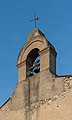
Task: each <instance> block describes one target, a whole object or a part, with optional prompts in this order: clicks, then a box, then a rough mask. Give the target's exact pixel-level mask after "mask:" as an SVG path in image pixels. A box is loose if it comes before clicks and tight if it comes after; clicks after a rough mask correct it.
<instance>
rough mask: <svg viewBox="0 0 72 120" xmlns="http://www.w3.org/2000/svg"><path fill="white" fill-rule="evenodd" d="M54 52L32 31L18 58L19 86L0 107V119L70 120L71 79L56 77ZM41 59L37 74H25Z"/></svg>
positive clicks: (41, 35)
mask: <svg viewBox="0 0 72 120" xmlns="http://www.w3.org/2000/svg"><path fill="white" fill-rule="evenodd" d="M56 55H57V53H56V50H55V48H54V46H53V45H52V44H51V43H50V42H49V41H48V40H47V39H46V37H45V35H44V34H43V33H42V32H41V31H40V30H39V29H37V28H35V29H34V30H33V31H32V32H31V33H30V34H29V36H28V40H27V43H26V44H25V45H24V47H23V48H22V49H21V51H20V53H19V56H18V59H17V68H18V84H17V85H16V89H15V91H14V93H13V94H12V96H11V97H10V98H9V99H8V100H7V101H6V103H4V104H3V105H2V107H1V108H0V120H72V76H69V75H67V76H58V75H57V74H56ZM38 56H40V72H39V73H37V74H33V75H30V76H29V75H28V72H29V70H30V67H32V65H33V62H34V60H35V59H36V58H37V57H38Z"/></svg>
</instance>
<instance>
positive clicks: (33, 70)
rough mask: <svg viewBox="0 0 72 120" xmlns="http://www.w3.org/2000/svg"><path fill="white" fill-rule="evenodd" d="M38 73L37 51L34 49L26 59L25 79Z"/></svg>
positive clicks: (38, 58)
mask: <svg viewBox="0 0 72 120" xmlns="http://www.w3.org/2000/svg"><path fill="white" fill-rule="evenodd" d="M39 72H40V56H39V49H38V48H35V49H33V50H31V51H30V53H29V54H28V56H27V59H26V77H29V76H32V75H34V74H37V73H39Z"/></svg>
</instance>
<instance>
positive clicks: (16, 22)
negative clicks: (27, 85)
mask: <svg viewBox="0 0 72 120" xmlns="http://www.w3.org/2000/svg"><path fill="white" fill-rule="evenodd" d="M35 14H36V15H37V16H38V17H41V19H39V21H38V22H37V28H39V29H40V30H41V31H42V32H43V33H44V34H45V36H46V38H47V39H48V40H49V41H50V42H51V43H52V44H53V45H54V47H55V48H56V51H57V64H56V66H57V67H56V71H57V74H58V75H72V0H0V106H1V105H2V104H3V103H4V102H5V101H6V100H7V99H8V98H9V97H10V96H11V95H12V94H13V92H14V90H15V87H16V84H17V83H18V71H17V68H16V62H17V57H18V54H19V52H20V50H21V48H22V47H23V46H24V44H25V43H26V41H27V36H28V34H29V33H30V32H31V31H32V30H33V29H34V23H33V22H30V20H32V19H34V15H35Z"/></svg>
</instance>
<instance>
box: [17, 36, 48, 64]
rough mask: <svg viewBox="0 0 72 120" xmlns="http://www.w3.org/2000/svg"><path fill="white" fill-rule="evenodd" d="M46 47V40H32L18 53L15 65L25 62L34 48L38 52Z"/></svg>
mask: <svg viewBox="0 0 72 120" xmlns="http://www.w3.org/2000/svg"><path fill="white" fill-rule="evenodd" d="M47 46H48V43H47V40H46V39H42V40H41V38H40V39H36V40H32V41H31V42H29V43H27V44H26V45H25V46H24V47H23V48H22V49H21V51H20V53H19V56H18V59H17V64H20V63H21V62H23V61H25V60H26V58H27V55H28V53H29V52H30V51H31V50H32V49H35V48H38V49H39V51H41V50H43V49H44V48H46V47H47Z"/></svg>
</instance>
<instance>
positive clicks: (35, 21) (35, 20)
mask: <svg viewBox="0 0 72 120" xmlns="http://www.w3.org/2000/svg"><path fill="white" fill-rule="evenodd" d="M39 19H40V17H37V16H36V15H34V20H31V21H30V22H33V21H34V23H35V28H36V23H37V21H38V20H39Z"/></svg>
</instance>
